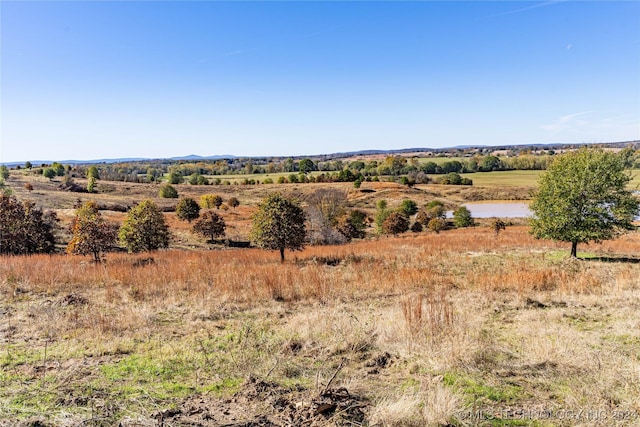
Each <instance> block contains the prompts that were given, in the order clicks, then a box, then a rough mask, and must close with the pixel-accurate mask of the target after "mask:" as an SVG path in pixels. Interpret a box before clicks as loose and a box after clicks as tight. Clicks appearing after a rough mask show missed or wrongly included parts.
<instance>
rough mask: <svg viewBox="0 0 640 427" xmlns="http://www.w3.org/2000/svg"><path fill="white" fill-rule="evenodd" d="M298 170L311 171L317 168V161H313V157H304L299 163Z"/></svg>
mask: <svg viewBox="0 0 640 427" xmlns="http://www.w3.org/2000/svg"><path fill="white" fill-rule="evenodd" d="M298 170H299V171H300V172H301V173H304V174H306V173H309V172H311V171H314V170H316V165H315V163H313V160H311V159H302V160H300V163H298Z"/></svg>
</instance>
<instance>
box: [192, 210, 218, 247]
mask: <svg viewBox="0 0 640 427" xmlns="http://www.w3.org/2000/svg"><path fill="white" fill-rule="evenodd" d="M225 229H226V224H225V222H224V218H222V216H221V215H218V214H217V213H216V212H214V211H211V210H209V211H206V212H205V213H204V214H202V217H201V218H200V219H198V220H197V221H196V222H195V223H194V224H193V232H194V233H196V234H200V235H202V236H204V237H208V238H209V240H210V241H213V240H214V239H215V238H216V237H222V236H224V232H225Z"/></svg>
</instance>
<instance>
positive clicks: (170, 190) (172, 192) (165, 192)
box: [158, 184, 178, 199]
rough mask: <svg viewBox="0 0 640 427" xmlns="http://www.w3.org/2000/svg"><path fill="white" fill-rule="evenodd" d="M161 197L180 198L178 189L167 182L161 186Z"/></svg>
mask: <svg viewBox="0 0 640 427" xmlns="http://www.w3.org/2000/svg"><path fill="white" fill-rule="evenodd" d="M158 194H159V196H160V197H162V198H163V199H177V198H178V190H176V189H175V187H174V186H173V185H171V184H165V185H163V186H162V187H160V192H159V193H158Z"/></svg>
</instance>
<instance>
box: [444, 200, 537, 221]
mask: <svg viewBox="0 0 640 427" xmlns="http://www.w3.org/2000/svg"><path fill="white" fill-rule="evenodd" d="M463 206H466V207H467V209H469V211H470V212H471V216H472V217H474V218H493V217H497V218H525V217H529V216H531V211H530V210H529V203H528V202H486V203H485V202H483V203H465V204H464V205H463ZM447 217H449V218H452V217H453V212H447Z"/></svg>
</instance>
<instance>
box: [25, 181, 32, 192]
mask: <svg viewBox="0 0 640 427" xmlns="http://www.w3.org/2000/svg"><path fill="white" fill-rule="evenodd" d="M24 189H25V190H27V191H28V192H29V193H31V192H32V191H33V184H31V183H30V182H25V184H24Z"/></svg>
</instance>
